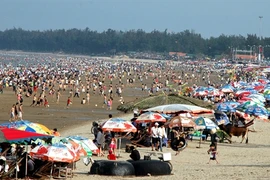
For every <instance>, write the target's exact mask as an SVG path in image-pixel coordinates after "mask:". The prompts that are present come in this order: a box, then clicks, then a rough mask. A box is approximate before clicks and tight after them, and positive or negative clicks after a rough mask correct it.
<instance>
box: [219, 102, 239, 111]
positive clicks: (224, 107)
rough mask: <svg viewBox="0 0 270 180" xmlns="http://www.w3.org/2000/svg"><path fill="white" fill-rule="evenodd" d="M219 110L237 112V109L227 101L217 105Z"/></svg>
mask: <svg viewBox="0 0 270 180" xmlns="http://www.w3.org/2000/svg"><path fill="white" fill-rule="evenodd" d="M217 110H218V111H223V112H235V109H234V108H233V107H232V106H231V105H229V104H225V103H220V104H219V105H218V106H217Z"/></svg>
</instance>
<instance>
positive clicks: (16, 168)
mask: <svg viewBox="0 0 270 180" xmlns="http://www.w3.org/2000/svg"><path fill="white" fill-rule="evenodd" d="M15 179H16V180H17V179H18V158H16V163H15Z"/></svg>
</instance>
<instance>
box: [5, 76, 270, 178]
mask: <svg viewBox="0 0 270 180" xmlns="http://www.w3.org/2000/svg"><path fill="white" fill-rule="evenodd" d="M164 80H165V77H161V81H164ZM191 81H192V80H191ZM191 81H190V82H191ZM117 82H118V80H117V79H114V80H113V85H115V84H117ZM144 82H145V83H147V84H151V83H152V82H153V77H149V78H148V79H145V80H144ZM106 84H108V79H106ZM148 87H149V86H148ZM106 92H107V90H106ZM122 95H123V97H124V99H125V101H126V102H128V101H133V100H135V99H136V98H140V97H146V96H148V92H147V91H142V90H141V82H140V81H137V82H136V83H134V84H132V85H130V86H127V85H126V84H125V88H124V89H123V93H122ZM47 96H48V97H47V98H48V101H49V107H44V106H35V107H31V106H30V104H31V103H32V97H28V98H27V97H25V98H24V101H23V119H24V120H29V121H32V122H38V123H41V124H44V125H45V126H47V127H48V128H50V129H53V128H58V131H59V132H60V133H61V136H63V137H64V136H70V135H80V136H84V137H87V138H92V139H93V134H91V133H90V129H91V126H92V122H93V121H100V120H105V119H107V118H108V115H109V114H112V115H113V117H120V116H121V117H123V118H124V119H127V120H129V119H131V118H132V114H125V113H123V112H119V111H117V110H116V108H117V106H118V105H119V104H120V102H119V97H117V96H116V95H115V96H114V101H113V107H112V110H107V109H106V107H102V105H103V98H102V96H101V95H99V94H98V93H97V94H93V92H92V91H91V93H90V96H91V97H90V103H89V105H88V104H81V103H80V102H81V100H82V98H83V97H84V96H85V95H83V94H81V97H80V98H77V97H73V98H72V105H71V106H70V107H69V108H66V102H67V98H68V96H69V87H68V88H67V90H66V91H61V96H60V100H59V103H56V97H55V95H47ZM0 99H1V105H0V111H1V114H0V123H5V122H8V120H9V113H10V108H11V106H12V104H14V103H16V100H17V99H16V95H15V93H14V92H13V91H12V87H6V88H4V93H3V94H0ZM255 126H256V132H249V143H248V144H240V141H241V138H237V137H233V139H232V140H233V143H232V144H229V143H219V144H218V156H217V159H218V161H219V162H220V163H219V164H216V163H215V162H214V161H212V162H211V163H210V164H207V162H208V161H209V155H208V154H207V150H208V149H209V145H210V141H209V140H208V141H206V142H202V144H201V145H200V148H198V146H199V141H198V140H194V141H192V142H191V141H189V142H188V147H187V148H186V149H185V150H183V151H182V152H181V153H180V154H179V155H178V156H175V152H174V151H173V150H172V149H170V148H167V149H166V148H165V149H164V152H171V153H172V160H171V163H172V165H173V171H172V175H170V176H160V177H152V176H151V177H111V176H110V177H108V176H98V175H89V174H88V172H89V169H90V165H89V166H85V165H84V164H83V162H82V160H80V161H79V162H77V168H76V170H75V175H74V178H73V179H75V180H77V179H78V180H83V179H90V178H91V179H99V180H103V179H104V180H105V179H168V178H170V179H187V180H189V179H192V180H194V179H202V180H204V179H207V180H212V179H213V180H214V179H221V180H222V179H224V180H225V179H237V180H244V179H245V180H247V179H251V180H252V179H269V178H270V163H269V161H270V154H269V148H270V140H269V137H270V131H269V129H270V123H268V122H264V121H260V120H256V123H255ZM138 150H139V151H140V153H141V157H142V158H143V157H144V155H146V154H148V152H149V151H150V150H151V149H150V148H138ZM120 154H121V158H119V159H118V160H121V161H125V160H127V159H129V154H128V153H125V150H124V149H121V151H120ZM93 159H94V160H99V159H105V158H104V157H97V156H93ZM152 159H157V156H153V157H152Z"/></svg>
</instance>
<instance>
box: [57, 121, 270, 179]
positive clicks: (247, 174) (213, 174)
mask: <svg viewBox="0 0 270 180" xmlns="http://www.w3.org/2000/svg"><path fill="white" fill-rule="evenodd" d="M88 126H90V124H88ZM88 126H83V127H78V128H73V129H72V131H71V130H70V131H64V132H63V133H62V134H63V135H70V133H72V134H73V135H83V136H86V137H89V138H92V135H91V134H90V133H89V132H88ZM269 128H270V123H267V122H263V121H257V122H256V131H257V132H249V143H248V144H244V143H243V144H240V141H241V138H237V137H233V139H232V140H233V143H232V144H229V143H219V144H218V156H217V159H218V161H219V164H216V162H214V161H211V162H210V164H207V162H208V160H209V155H208V154H207V150H208V149H209V145H210V142H209V141H206V142H202V144H201V145H200V148H198V147H199V141H198V140H193V141H192V142H191V141H189V142H188V147H187V148H186V149H184V150H183V151H182V152H181V153H180V154H179V155H177V156H175V152H174V151H172V149H170V148H164V152H171V153H172V160H171V163H172V165H173V171H172V175H170V176H159V177H108V176H98V175H88V174H87V172H88V171H89V169H90V165H89V166H85V165H84V164H83V162H82V161H79V162H77V169H76V170H75V176H74V178H73V179H78V180H80V179H89V178H91V179H100V180H103V179H104V180H105V179H168V178H170V179H187V180H191V179H203V180H204V179H205V180H206V179H207V180H214V179H221V180H223V179H224V180H225V179H237V180H244V179H245V180H246V179H250V180H252V179H269V178H270V164H269V159H270V154H269V148H270V143H269V138H268V137H269V135H270V132H269ZM138 149H139V151H140V153H141V156H142V157H143V156H144V155H146V154H148V152H149V151H150V150H151V149H150V148H138ZM121 156H122V157H121V158H119V160H121V161H124V160H127V159H129V154H128V153H125V150H124V149H121ZM93 159H94V160H98V159H105V158H100V157H97V156H93ZM152 159H157V157H155V156H152Z"/></svg>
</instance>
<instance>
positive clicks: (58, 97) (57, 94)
mask: <svg viewBox="0 0 270 180" xmlns="http://www.w3.org/2000/svg"><path fill="white" fill-rule="evenodd" d="M60 96H61V93H60V90H58V91H57V93H56V104H59V100H60Z"/></svg>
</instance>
